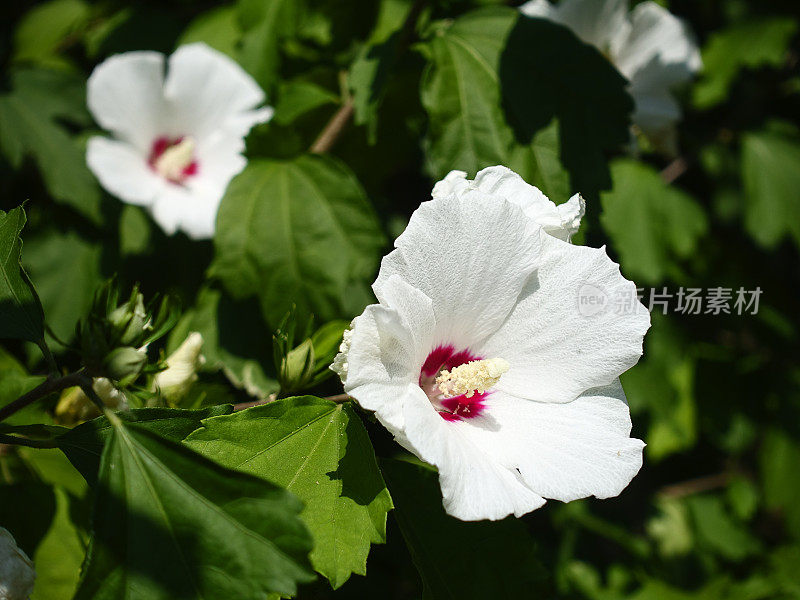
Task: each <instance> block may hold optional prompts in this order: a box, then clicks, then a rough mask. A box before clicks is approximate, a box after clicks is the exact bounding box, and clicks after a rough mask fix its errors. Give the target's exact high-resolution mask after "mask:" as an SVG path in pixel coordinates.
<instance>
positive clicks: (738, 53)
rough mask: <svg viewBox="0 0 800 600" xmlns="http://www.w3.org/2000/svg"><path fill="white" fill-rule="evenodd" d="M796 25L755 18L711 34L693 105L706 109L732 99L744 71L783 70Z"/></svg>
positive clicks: (781, 19) (786, 19)
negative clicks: (734, 84) (735, 83)
mask: <svg viewBox="0 0 800 600" xmlns="http://www.w3.org/2000/svg"><path fill="white" fill-rule="evenodd" d="M795 31H797V21H796V20H794V19H791V18H789V17H769V18H755V19H748V20H747V21H745V22H743V23H740V24H737V25H734V26H732V27H728V28H726V29H723V30H722V31H717V32H714V33H712V34H711V36H710V37H709V38H708V41H707V42H706V45H705V47H704V48H703V75H702V78H701V79H700V80H699V81H698V82H697V84H696V85H695V87H694V97H693V99H694V105H695V106H696V107H697V108H700V109H707V108H711V107H713V106H716V105H717V104H719V103H721V102H724V101H725V100H727V99H728V98H730V88H731V85H732V84H733V82H734V81H735V79H736V77H737V76H738V75H739V72H740V71H741V70H742V69H746V68H749V69H757V68H760V67H767V66H769V67H780V66H781V65H782V64H783V62H784V61H785V60H786V57H787V52H788V45H789V42H790V40H791V39H792V36H793V35H794V33H795Z"/></svg>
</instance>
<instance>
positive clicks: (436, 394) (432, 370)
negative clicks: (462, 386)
mask: <svg viewBox="0 0 800 600" xmlns="http://www.w3.org/2000/svg"><path fill="white" fill-rule="evenodd" d="M473 360H481V357H480V356H476V355H474V354H472V353H471V352H470V351H469V350H459V351H458V352H456V349H455V347H453V346H452V345H450V344H448V345H446V346H437V347H436V348H434V349H433V350H432V351H431V353H430V354H428V358H426V359H425V364H423V365H422V369H421V371H420V374H419V386H420V387H421V388H422V389H423V390H425V393H426V394H427V395H428V397H429V398H430V399H431V403H432V404H433V405H434V406H435V407H436V409H437V410H438V411H439V415H441V417H442V418H443V419H444V420H445V421H460V420H462V419H471V418H473V417H477V416H478V415H480V414H481V412H483V410H484V408H486V407H485V406H484V401H485V400H486V399H487V398H488V396H489V394H490V393H491V392H483V393H478V392H475V393H474V394H473V395H472V397H471V398H467V397H466V396H465V395H464V394H461V395H459V396H452V397H451V398H445V397H444V396H443V395H442V393H441V392H440V391H439V388H438V386H437V385H436V377H437V376H438V375H439V373H441V372H442V371H451V370H452V369H455V368H456V367H460V366H461V365H463V364H466V363H468V362H472V361H473ZM439 407H441V408H439Z"/></svg>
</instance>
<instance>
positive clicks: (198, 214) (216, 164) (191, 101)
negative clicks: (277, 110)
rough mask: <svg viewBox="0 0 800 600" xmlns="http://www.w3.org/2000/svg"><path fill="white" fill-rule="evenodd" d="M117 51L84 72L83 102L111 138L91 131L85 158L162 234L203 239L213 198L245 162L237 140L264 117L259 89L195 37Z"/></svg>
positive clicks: (267, 111)
mask: <svg viewBox="0 0 800 600" xmlns="http://www.w3.org/2000/svg"><path fill="white" fill-rule="evenodd" d="M168 62H169V64H168V67H167V74H166V78H165V76H164V67H165V57H164V55H163V54H160V53H158V52H147V51H142V52H126V53H124V54H119V55H116V56H112V57H111V58H109V59H107V60H105V61H104V62H103V63H102V64H100V65H98V66H97V68H95V70H94V72H93V73H92V75H91V77H89V82H88V93H87V98H88V105H89V110H90V111H91V113H92V115H93V116H94V118H95V120H96V121H97V122H98V123H99V124H100V125H101V126H102V127H104V128H105V129H108V130H109V131H110V132H111V133H112V134H113V135H114V136H115V138H116V139H110V138H105V137H93V138H92V139H90V140H89V145H88V149H87V153H86V161H87V163H88V165H89V168H90V169H91V170H92V172H93V173H94V174H95V176H96V177H97V178H98V179H99V180H100V183H101V184H102V185H103V187H104V188H106V189H107V190H108V191H109V192H111V193H112V194H114V195H115V196H117V197H118V198H120V199H121V200H122V201H124V202H128V203H130V204H137V205H140V206H145V207H147V208H148V209H149V211H150V212H151V213H152V215H153V218H154V219H155V220H156V222H158V224H159V225H160V226H161V227H162V229H164V231H166V232H167V233H169V234H172V233H174V232H175V231H177V230H178V229H180V230H182V231H185V232H186V233H187V234H188V235H189V236H191V237H193V238H196V239H200V238H208V237H211V236H212V235H213V233H214V224H215V220H216V215H217V209H218V208H219V203H220V200H221V199H222V196H223V194H224V193H225V188H226V187H227V186H228V183H229V182H230V180H231V179H232V178H233V177H234V175H236V174H237V173H239V172H240V171H241V170H242V169H243V168H244V167H245V165H246V164H247V161H246V159H245V158H244V157H243V156H242V154H241V153H242V151H243V150H244V137H245V136H246V135H247V133H248V131H250V129H251V128H252V127H253V126H254V125H255V124H257V123H263V122H265V121H268V120H269V119H270V118H271V116H272V113H273V110H272V108H270V107H264V108H260V109H255V107H257V106H258V105H260V104H262V103H263V102H264V92H263V91H262V90H261V88H259V87H258V85H257V84H256V82H255V81H253V79H252V78H251V77H250V76H249V75H248V74H247V73H245V71H244V70H243V69H242V68H241V67H240V66H239V65H238V64H236V63H235V62H234V61H233V60H231V59H230V58H228V57H227V56H225V55H224V54H221V53H220V52H217V51H216V50H212V49H211V48H209V47H208V46H206V45H205V44H202V43H197V44H190V45H187V46H181V47H180V48H178V49H177V50H176V51H175V52H174V53H173V54H172V56H170V57H169V61H168Z"/></svg>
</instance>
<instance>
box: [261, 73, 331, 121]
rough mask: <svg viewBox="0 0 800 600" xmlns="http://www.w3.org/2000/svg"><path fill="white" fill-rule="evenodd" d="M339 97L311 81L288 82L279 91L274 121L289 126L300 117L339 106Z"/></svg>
mask: <svg viewBox="0 0 800 600" xmlns="http://www.w3.org/2000/svg"><path fill="white" fill-rule="evenodd" d="M338 102H339V97H338V96H337V95H336V94H334V93H332V92H330V91H328V90H326V89H325V88H324V87H322V86H319V85H317V84H316V83H313V82H311V81H302V80H295V81H287V82H285V83H282V84H281V86H280V88H279V91H278V102H277V104H276V105H275V117H274V118H273V121H274V122H275V123H278V124H279V125H289V124H291V123H293V122H294V121H295V120H296V119H298V118H299V117H301V116H303V115H305V114H307V113H309V112H311V111H312V110H314V109H316V108H319V107H320V106H326V105H328V104H337V103H338Z"/></svg>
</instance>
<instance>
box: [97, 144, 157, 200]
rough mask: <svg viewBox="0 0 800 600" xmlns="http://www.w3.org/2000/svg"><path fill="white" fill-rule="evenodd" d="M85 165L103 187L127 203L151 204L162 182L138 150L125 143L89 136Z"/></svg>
mask: <svg viewBox="0 0 800 600" xmlns="http://www.w3.org/2000/svg"><path fill="white" fill-rule="evenodd" d="M86 164H87V165H88V166H89V169H90V170H91V171H92V173H94V175H95V177H97V179H98V180H99V181H100V184H101V185H102V186H103V187H104V188H105V189H106V190H108V191H109V192H110V193H112V194H114V195H115V196H116V197H117V198H119V199H120V200H123V201H125V202H128V203H130V204H138V205H140V206H149V205H151V204H152V203H153V202H154V200H155V198H156V196H158V194H160V193H161V191H162V190H163V188H164V185H165V182H164V181H163V180H162V179H161V178H160V177H159V176H158V175H156V174H155V173H154V172H153V171H152V170H151V169H150V167H148V165H147V162H146V160H145V158H144V156H143V155H142V154H141V152H140V151H139V150H138V149H136V148H134V147H133V146H131V145H130V144H128V143H126V142H120V141H117V140H110V139H108V138H104V137H99V136H95V137H92V138H91V139H89V142H88V144H87V146H86Z"/></svg>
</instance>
